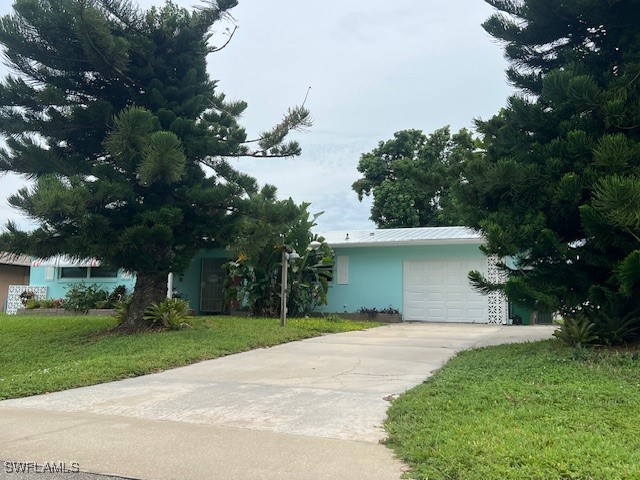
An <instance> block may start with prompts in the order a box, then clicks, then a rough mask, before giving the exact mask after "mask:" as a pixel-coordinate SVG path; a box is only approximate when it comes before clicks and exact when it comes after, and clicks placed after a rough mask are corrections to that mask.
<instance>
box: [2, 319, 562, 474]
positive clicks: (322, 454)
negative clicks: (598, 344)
mask: <svg viewBox="0 0 640 480" xmlns="http://www.w3.org/2000/svg"><path fill="white" fill-rule="evenodd" d="M552 331H553V328H552V327H549V326H531V327H527V326H525V327H522V326H500V325H468V324H465V325H462V324H435V323H404V324H394V325H389V326H383V327H378V328H372V329H369V330H365V331H360V332H348V333H342V334H336V335H325V336H322V337H317V338H312V339H308V340H303V341H298V342H292V343H288V344H283V345H279V346H276V347H272V348H266V349H258V350H252V351H249V352H245V353H240V354H236V355H230V356H227V357H223V358H218V359H215V360H209V361H204V362H200V363H197V364H194V365H190V366H187V367H181V368H176V369H173V370H168V371H165V372H161V373H157V374H152V375H145V376H142V377H137V378H131V379H127V380H122V381H117V382H111V383H107V384H102V385H95V386H91V387H84V388H77V389H73V390H67V391H64V392H57V393H51V394H46V395H38V396H33V397H28V398H22V399H13V400H5V401H2V402H0V459H2V460H4V461H17V462H40V463H42V462H53V463H56V462H57V463H61V462H62V463H65V464H72V463H73V464H75V465H78V466H79V468H80V470H82V471H86V472H95V473H101V474H107V475H114V474H115V475H120V476H124V477H130V478H140V479H207V480H209V479H221V480H224V479H238V478H246V479H300V478H304V479H311V480H313V479H327V478H332V479H362V478H367V479H398V478H400V475H401V473H402V470H403V465H402V464H401V462H399V461H398V460H397V459H395V458H394V456H393V454H392V452H391V451H390V450H388V449H387V448H386V447H384V446H383V445H381V444H380V441H381V440H383V439H384V436H385V433H384V430H383V428H382V423H383V421H384V419H385V412H386V410H387V408H388V406H389V401H390V400H391V399H393V398H394V397H395V396H397V395H398V394H400V393H402V392H403V391H405V390H407V389H409V388H411V387H413V386H415V385H417V384H419V383H421V382H423V381H424V380H425V379H426V378H427V377H429V376H430V375H431V374H432V372H433V371H435V370H436V369H438V368H439V367H441V366H442V365H443V364H444V363H445V362H446V361H447V360H448V359H449V358H451V357H452V356H453V355H454V354H455V353H456V352H458V351H460V350H463V349H468V348H474V347H481V346H487V345H495V344H499V343H507V342H518V341H535V340H539V339H544V338H550V337H551V332H552ZM3 467H4V468H3ZM69 475H70V476H69V478H80V477H76V476H74V475H73V474H69ZM0 478H16V479H18V478H20V477H19V476H18V475H15V474H13V473H7V466H6V464H5V465H4V466H3V465H2V464H0ZM22 478H26V477H22ZM37 478H47V476H46V474H45V475H37ZM56 478H59V477H56Z"/></svg>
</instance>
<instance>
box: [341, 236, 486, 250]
mask: <svg viewBox="0 0 640 480" xmlns="http://www.w3.org/2000/svg"><path fill="white" fill-rule="evenodd" d="M328 243H329V246H331V248H350V247H407V246H424V245H482V244H483V243H484V239H483V238H447V239H432V240H401V241H390V242H384V241H382V242H348V241H342V242H339V243H331V242H328Z"/></svg>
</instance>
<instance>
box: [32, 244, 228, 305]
mask: <svg viewBox="0 0 640 480" xmlns="http://www.w3.org/2000/svg"><path fill="white" fill-rule="evenodd" d="M228 256H229V253H228V251H227V250H224V249H218V250H209V251H206V252H202V253H200V254H199V255H197V256H196V257H195V258H194V259H193V261H192V262H191V265H190V266H189V268H187V270H185V272H184V274H183V276H182V281H180V275H178V274H176V275H174V279H173V286H174V288H175V289H176V290H177V291H178V293H179V294H181V295H182V297H183V298H184V299H185V300H187V301H188V302H189V304H190V306H191V308H193V309H195V310H196V313H199V308H200V267H201V262H202V259H203V258H228ZM45 271H46V267H31V274H30V277H29V285H32V286H45V287H47V298H64V297H65V295H66V294H67V289H68V287H69V285H72V284H74V283H78V282H81V281H83V282H84V283H86V284H87V285H93V284H94V283H95V284H97V285H99V286H100V287H101V288H104V289H105V290H108V291H111V290H113V289H114V288H115V287H116V286H118V285H124V286H126V287H127V291H128V292H133V287H134V286H135V282H136V279H135V276H132V277H131V278H122V275H123V273H124V272H123V271H120V272H119V273H118V277H117V278H104V279H103V278H87V279H82V280H81V279H70V278H65V279H60V278H59V277H60V269H59V268H55V269H54V279H53V280H45Z"/></svg>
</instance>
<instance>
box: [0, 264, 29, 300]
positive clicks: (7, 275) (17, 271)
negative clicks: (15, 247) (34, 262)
mask: <svg viewBox="0 0 640 480" xmlns="http://www.w3.org/2000/svg"><path fill="white" fill-rule="evenodd" d="M30 265H31V259H30V258H29V257H26V256H24V255H18V256H16V255H11V254H9V253H5V252H0V302H2V303H0V305H2V311H3V312H5V311H6V310H7V301H8V297H9V286H10V285H29V270H30Z"/></svg>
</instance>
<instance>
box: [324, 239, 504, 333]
mask: <svg viewBox="0 0 640 480" xmlns="http://www.w3.org/2000/svg"><path fill="white" fill-rule="evenodd" d="M323 236H324V237H325V239H326V241H327V243H329V245H331V247H332V248H333V250H334V252H335V266H334V276H333V282H332V283H331V284H330V286H329V291H328V293H327V305H326V306H325V307H324V308H323V311H324V312H327V313H357V312H372V311H373V312H375V311H378V312H390V311H398V312H399V313H400V314H401V315H402V320H404V321H409V322H411V321H420V322H450V323H489V324H503V323H507V311H508V308H507V301H506V298H505V297H504V296H503V295H502V294H501V293H500V292H492V293H490V294H488V295H482V294H480V293H478V292H476V291H475V290H473V289H472V288H471V286H470V285H469V280H468V274H469V272H470V271H471V270H478V271H479V272H481V273H482V274H484V276H485V277H486V278H487V279H488V280H489V281H491V282H499V281H500V279H501V277H500V269H499V259H498V258H497V257H495V256H490V257H487V256H486V255H485V254H484V252H483V251H482V249H481V247H482V245H483V243H484V238H483V237H482V235H481V233H480V232H477V231H475V230H472V229H469V228H466V227H418V228H389V229H382V230H355V231H338V232H327V233H326V234H324V235H323Z"/></svg>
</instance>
